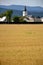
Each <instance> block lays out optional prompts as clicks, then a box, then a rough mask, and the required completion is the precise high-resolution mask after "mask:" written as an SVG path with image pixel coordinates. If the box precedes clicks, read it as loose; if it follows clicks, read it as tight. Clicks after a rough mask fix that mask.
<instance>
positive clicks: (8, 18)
mask: <svg viewBox="0 0 43 65" xmlns="http://www.w3.org/2000/svg"><path fill="white" fill-rule="evenodd" d="M12 13H13V11H12V10H7V11H6V13H5V14H6V17H7V22H8V23H9V22H11V16H12Z"/></svg>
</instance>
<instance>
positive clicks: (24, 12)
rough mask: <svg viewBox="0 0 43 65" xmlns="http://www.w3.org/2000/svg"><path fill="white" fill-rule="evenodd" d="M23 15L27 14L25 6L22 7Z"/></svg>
mask: <svg viewBox="0 0 43 65" xmlns="http://www.w3.org/2000/svg"><path fill="white" fill-rule="evenodd" d="M23 16H27V9H26V6H25V7H24V10H23Z"/></svg>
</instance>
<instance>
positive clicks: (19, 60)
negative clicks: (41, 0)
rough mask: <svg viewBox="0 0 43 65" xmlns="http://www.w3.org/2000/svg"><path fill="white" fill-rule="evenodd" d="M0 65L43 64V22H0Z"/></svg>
mask: <svg viewBox="0 0 43 65" xmlns="http://www.w3.org/2000/svg"><path fill="white" fill-rule="evenodd" d="M0 65H43V24H39V25H38V24H37V25H35V24H28V25H27V24H26V25H23V24H18V25H17V24H14V25H13V24H12V25H11V24H1V25H0Z"/></svg>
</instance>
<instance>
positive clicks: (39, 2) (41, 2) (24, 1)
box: [0, 0, 43, 7]
mask: <svg viewBox="0 0 43 65" xmlns="http://www.w3.org/2000/svg"><path fill="white" fill-rule="evenodd" d="M0 5H27V6H41V7H43V0H0Z"/></svg>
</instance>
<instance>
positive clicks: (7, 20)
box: [0, 6, 43, 23]
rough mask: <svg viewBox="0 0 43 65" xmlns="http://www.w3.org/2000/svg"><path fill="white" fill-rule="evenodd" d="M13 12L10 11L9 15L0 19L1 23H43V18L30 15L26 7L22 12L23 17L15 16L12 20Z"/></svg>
mask: <svg viewBox="0 0 43 65" xmlns="http://www.w3.org/2000/svg"><path fill="white" fill-rule="evenodd" d="M11 14H12V12H11V11H10V10H9V11H8V12H7V15H4V16H2V17H0V23H35V22H36V23H40V22H41V23H43V17H39V16H38V17H34V16H33V15H28V12H27V9H26V6H25V7H24V10H23V12H22V16H14V18H11Z"/></svg>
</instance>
